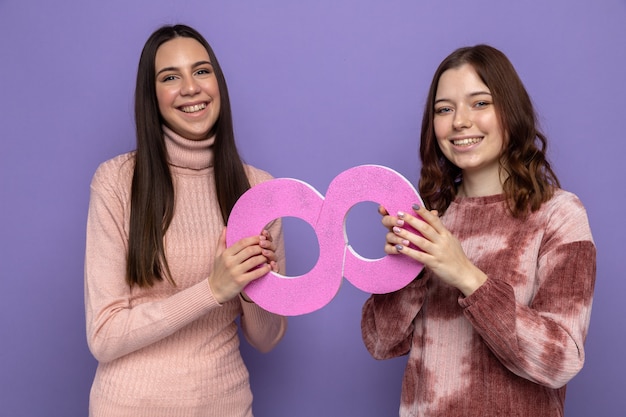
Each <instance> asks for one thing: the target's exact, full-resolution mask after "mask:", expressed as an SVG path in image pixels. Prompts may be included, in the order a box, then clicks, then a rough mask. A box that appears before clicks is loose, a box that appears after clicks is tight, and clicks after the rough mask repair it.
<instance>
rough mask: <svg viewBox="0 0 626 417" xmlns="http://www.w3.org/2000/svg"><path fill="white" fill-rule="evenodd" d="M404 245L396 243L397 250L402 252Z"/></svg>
mask: <svg viewBox="0 0 626 417" xmlns="http://www.w3.org/2000/svg"><path fill="white" fill-rule="evenodd" d="M402 249H404V247H403V246H402V245H396V250H397V251H398V252H400V251H401V250H402Z"/></svg>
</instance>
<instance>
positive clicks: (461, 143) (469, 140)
mask: <svg viewBox="0 0 626 417" xmlns="http://www.w3.org/2000/svg"><path fill="white" fill-rule="evenodd" d="M481 140H483V139H482V138H466V139H459V140H453V141H452V143H453V144H454V146H469V145H473V144H475V143H478V142H480V141H481Z"/></svg>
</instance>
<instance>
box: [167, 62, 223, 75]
mask: <svg viewBox="0 0 626 417" xmlns="http://www.w3.org/2000/svg"><path fill="white" fill-rule="evenodd" d="M207 64H208V65H210V66H211V67H213V64H211V61H198V62H196V63H194V64H193V65H192V66H191V68H198V67H201V66H202V65H207ZM168 71H179V68H178V67H165V68H162V69H161V70H159V72H157V73H156V75H157V76H158V75H159V74H161V73H163V72H168Z"/></svg>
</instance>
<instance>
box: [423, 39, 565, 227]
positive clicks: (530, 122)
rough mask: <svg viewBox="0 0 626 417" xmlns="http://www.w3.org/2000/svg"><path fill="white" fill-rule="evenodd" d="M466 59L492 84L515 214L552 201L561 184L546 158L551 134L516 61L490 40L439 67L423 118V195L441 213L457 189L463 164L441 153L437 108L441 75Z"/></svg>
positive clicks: (503, 162) (459, 52)
mask: <svg viewBox="0 0 626 417" xmlns="http://www.w3.org/2000/svg"><path fill="white" fill-rule="evenodd" d="M464 64H469V65H471V66H472V67H473V68H474V70H475V71H476V73H477V74H478V76H479V77H480V79H481V80H482V82H483V83H484V84H485V85H486V86H487V87H488V88H489V90H490V91H491V95H492V97H493V103H494V106H495V109H496V114H497V116H498V121H499V123H500V127H501V129H502V133H503V137H504V138H505V143H504V145H503V149H502V152H501V158H500V164H501V165H500V167H501V169H503V170H506V172H507V173H508V178H507V179H506V180H505V181H504V184H503V188H504V194H505V195H506V197H507V202H508V205H509V210H510V212H511V214H512V215H513V216H514V217H523V216H524V215H526V214H527V213H528V211H529V210H530V211H531V212H532V211H535V210H537V209H539V207H541V204H543V203H544V202H546V201H548V200H549V199H550V198H551V197H552V195H553V194H554V189H555V188H559V187H560V183H559V180H558V178H557V176H556V174H555V173H554V172H553V171H552V168H551V167H550V163H549V162H548V160H547V158H546V147H547V138H546V136H545V135H544V134H543V133H542V132H541V130H540V129H539V126H538V122H537V116H536V113H535V110H534V108H533V105H532V101H531V99H530V96H529V95H528V92H527V91H526V89H525V88H524V85H523V83H522V81H521V79H520V78H519V76H518V74H517V72H516V71H515V68H514V67H513V64H511V62H510V61H509V59H508V58H507V57H506V55H504V54H503V53H502V52H501V51H499V50H498V49H496V48H494V47H492V46H489V45H476V46H471V47H464V48H459V49H457V50H455V51H454V52H452V53H451V54H450V55H448V57H446V58H445V59H444V60H443V61H442V62H441V64H439V67H438V68H437V70H436V71H435V74H434V76H433V80H432V83H431V85H430V89H429V92H428V97H427V99H426V104H425V107H424V114H423V118H422V131H421V142H420V158H421V161H422V170H421V174H420V181H419V191H420V196H421V197H422V199H423V200H424V202H425V203H426V204H427V206H429V208H431V209H436V210H438V211H439V213H440V214H443V213H444V212H445V210H446V209H447V208H448V206H449V205H450V203H451V202H452V201H453V200H454V198H455V196H456V193H457V184H458V182H459V181H461V180H462V178H461V170H460V169H459V168H458V167H457V166H455V165H454V164H452V163H451V162H450V161H448V159H447V158H446V157H445V156H444V155H443V153H442V152H441V149H440V148H439V145H438V143H437V138H436V137H435V129H434V123H433V119H434V109H435V96H436V94H437V86H438V84H439V79H440V78H441V75H442V74H443V73H444V72H445V71H447V70H449V69H453V68H459V67H460V66H462V65H464Z"/></svg>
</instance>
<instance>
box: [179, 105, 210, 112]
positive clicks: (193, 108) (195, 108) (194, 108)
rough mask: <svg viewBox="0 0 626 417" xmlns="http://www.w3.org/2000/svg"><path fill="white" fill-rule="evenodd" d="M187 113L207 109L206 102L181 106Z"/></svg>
mask: <svg viewBox="0 0 626 417" xmlns="http://www.w3.org/2000/svg"><path fill="white" fill-rule="evenodd" d="M180 109H181V110H182V111H184V112H185V113H195V112H197V111H200V110H202V109H206V103H202V104H196V105H195V106H184V107H181V108H180Z"/></svg>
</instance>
